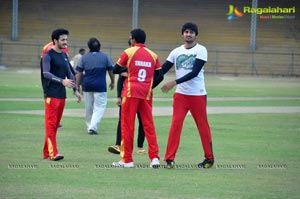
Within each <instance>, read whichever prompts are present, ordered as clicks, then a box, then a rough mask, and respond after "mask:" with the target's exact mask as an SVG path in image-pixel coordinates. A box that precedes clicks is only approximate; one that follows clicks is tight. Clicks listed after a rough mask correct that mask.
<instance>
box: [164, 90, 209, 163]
mask: <svg viewBox="0 0 300 199" xmlns="http://www.w3.org/2000/svg"><path fill="white" fill-rule="evenodd" d="M188 111H190V112H191V114H192V117H193V118H194V121H195V123H196V126H197V129H198V133H199V135H200V138H201V142H202V148H203V150H204V156H205V158H208V159H213V158H214V156H213V151H212V145H211V143H212V137H211V132H210V127H209V124H208V121H207V113H206V95H204V96H190V95H183V94H179V93H175V94H174V101H173V116H172V124H171V128H170V133H169V138H168V145H167V149H166V154H165V158H164V160H174V159H175V156H176V152H177V150H178V147H179V143H180V136H181V132H182V128H183V122H184V119H185V117H186V115H187V113H188Z"/></svg>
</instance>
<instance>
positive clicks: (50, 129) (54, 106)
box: [44, 98, 66, 159]
mask: <svg viewBox="0 0 300 199" xmlns="http://www.w3.org/2000/svg"><path fill="white" fill-rule="evenodd" d="M44 101H45V132H46V134H45V142H44V159H46V158H50V159H53V158H54V157H55V156H56V155H57V154H58V150H57V144H56V133H57V129H58V125H59V123H60V120H61V117H62V114H63V110H64V107H65V101H66V100H65V99H58V98H45V100H44Z"/></svg>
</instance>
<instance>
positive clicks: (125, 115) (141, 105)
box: [120, 97, 159, 163]
mask: <svg viewBox="0 0 300 199" xmlns="http://www.w3.org/2000/svg"><path fill="white" fill-rule="evenodd" d="M121 111H122V112H121V129H122V140H121V153H120V155H121V158H122V160H123V161H124V162H125V163H129V162H133V158H132V151H133V145H134V144H133V142H134V127H135V117H136V113H137V112H138V111H139V113H140V116H141V119H142V123H143V127H144V131H145V136H146V139H147V141H148V151H149V152H148V155H149V158H150V160H152V159H153V158H158V159H159V156H158V151H159V148H158V144H157V138H156V132H155V127H154V122H153V117H152V100H145V99H138V98H130V97H129V98H126V97H124V98H122V109H121Z"/></svg>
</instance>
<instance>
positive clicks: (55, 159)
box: [53, 156, 64, 161]
mask: <svg viewBox="0 0 300 199" xmlns="http://www.w3.org/2000/svg"><path fill="white" fill-rule="evenodd" d="M62 159H64V156H58V157H56V158H53V161H59V160H62Z"/></svg>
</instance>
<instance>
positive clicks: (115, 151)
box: [108, 147, 120, 154]
mask: <svg viewBox="0 0 300 199" xmlns="http://www.w3.org/2000/svg"><path fill="white" fill-rule="evenodd" d="M108 151H109V152H111V153H113V154H120V151H118V150H117V149H115V148H113V147H108Z"/></svg>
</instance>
